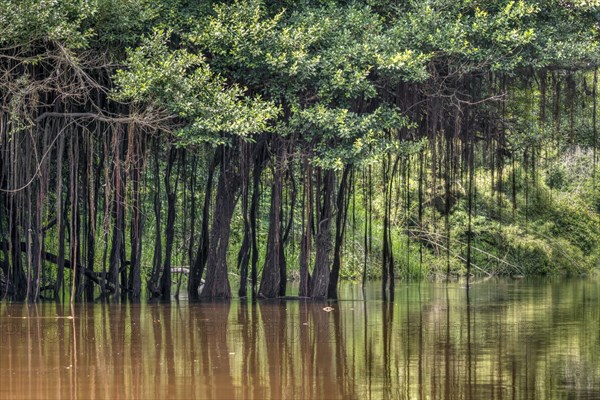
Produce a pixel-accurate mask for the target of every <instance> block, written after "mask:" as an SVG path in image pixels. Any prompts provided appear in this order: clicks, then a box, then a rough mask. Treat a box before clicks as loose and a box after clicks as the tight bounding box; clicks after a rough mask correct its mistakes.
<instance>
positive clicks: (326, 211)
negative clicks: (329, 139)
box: [310, 170, 334, 298]
mask: <svg viewBox="0 0 600 400" xmlns="http://www.w3.org/2000/svg"><path fill="white" fill-rule="evenodd" d="M322 192H323V203H322V207H321V210H320V217H319V220H318V224H317V237H316V240H315V246H316V255H315V269H314V271H313V277H312V280H311V291H310V297H312V298H325V297H327V289H328V288H329V273H330V268H331V250H332V247H333V246H332V234H331V217H332V208H333V207H332V197H333V192H334V172H333V171H332V170H327V171H325V176H324V179H323V190H322Z"/></svg>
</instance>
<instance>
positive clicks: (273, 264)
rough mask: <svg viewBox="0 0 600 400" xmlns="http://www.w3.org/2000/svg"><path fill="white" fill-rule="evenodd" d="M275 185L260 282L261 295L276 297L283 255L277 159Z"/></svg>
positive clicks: (272, 190)
mask: <svg viewBox="0 0 600 400" xmlns="http://www.w3.org/2000/svg"><path fill="white" fill-rule="evenodd" d="M275 164H276V165H275V170H274V171H273V185H272V186H271V208H270V211H269V234H268V238H267V253H266V255H265V264H264V267H263V274H262V279H261V282H260V289H259V292H258V294H259V296H261V297H266V298H274V297H277V295H278V294H279V286H280V280H281V271H280V257H281V255H282V252H281V250H282V247H283V243H282V232H281V207H282V195H283V167H282V166H281V165H278V164H279V159H277V160H275Z"/></svg>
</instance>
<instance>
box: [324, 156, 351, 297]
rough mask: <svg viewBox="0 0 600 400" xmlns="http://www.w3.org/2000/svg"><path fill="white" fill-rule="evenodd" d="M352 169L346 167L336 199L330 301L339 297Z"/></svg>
mask: <svg viewBox="0 0 600 400" xmlns="http://www.w3.org/2000/svg"><path fill="white" fill-rule="evenodd" d="M350 168H351V167H350V166H349V165H346V166H345V167H344V171H343V172H342V179H341V181H340V187H339V189H338V193H337V199H336V208H337V215H336V217H335V245H334V248H333V264H332V265H331V274H330V276H329V288H328V290H327V297H329V298H330V299H337V297H338V293H337V285H338V281H339V277H340V267H341V262H342V254H341V253H342V241H343V240H344V231H345V229H346V216H347V215H348V201H347V196H346V186H347V181H348V175H349V172H350Z"/></svg>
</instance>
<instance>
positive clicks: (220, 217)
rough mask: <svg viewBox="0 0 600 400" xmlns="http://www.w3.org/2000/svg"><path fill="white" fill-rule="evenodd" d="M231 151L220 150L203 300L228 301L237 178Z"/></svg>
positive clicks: (238, 180) (237, 186)
mask: <svg viewBox="0 0 600 400" xmlns="http://www.w3.org/2000/svg"><path fill="white" fill-rule="evenodd" d="M232 152H233V150H232V149H224V150H223V153H222V154H223V161H222V163H221V174H220V175H219V183H218V186H217V195H216V204H218V207H216V208H215V211H214V213H213V214H214V218H213V225H212V229H211V235H210V243H211V246H210V248H209V250H208V257H207V260H206V283H205V284H204V289H203V290H202V293H201V294H200V297H201V298H203V299H228V298H230V297H231V288H230V286H229V279H228V276H227V249H228V247H229V239H230V233H231V218H232V216H233V211H234V209H235V203H236V195H237V190H238V188H239V186H240V177H239V176H238V175H237V173H236V171H235V167H234V166H233V165H232V164H233V162H234V159H233V157H234V155H233V154H232Z"/></svg>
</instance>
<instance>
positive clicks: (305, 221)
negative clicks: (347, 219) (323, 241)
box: [298, 161, 312, 297]
mask: <svg viewBox="0 0 600 400" xmlns="http://www.w3.org/2000/svg"><path fill="white" fill-rule="evenodd" d="M304 179H305V182H304V193H303V195H302V203H303V204H302V208H303V212H302V226H304V232H303V233H302V239H301V240H300V257H299V261H300V287H299V290H298V295H299V296H300V297H308V296H309V295H310V281H311V276H310V271H309V265H308V264H309V260H310V244H311V242H312V240H311V239H312V238H311V226H312V170H311V168H310V165H309V163H308V161H306V162H305V172H304Z"/></svg>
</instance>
